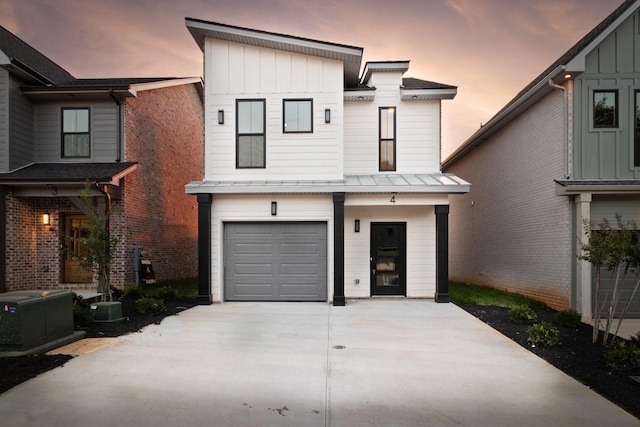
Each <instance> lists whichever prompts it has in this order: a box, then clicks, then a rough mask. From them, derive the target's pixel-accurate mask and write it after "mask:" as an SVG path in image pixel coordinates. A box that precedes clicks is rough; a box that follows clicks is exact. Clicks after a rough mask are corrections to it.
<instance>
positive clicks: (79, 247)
mask: <svg viewBox="0 0 640 427" xmlns="http://www.w3.org/2000/svg"><path fill="white" fill-rule="evenodd" d="M88 236H89V218H87V217H86V216H84V215H66V216H65V217H64V246H65V250H64V254H63V256H62V275H63V277H62V281H63V282H64V283H91V279H92V273H91V270H88V269H86V268H84V267H82V265H81V259H82V257H84V256H86V254H87V250H86V248H85V247H84V245H83V244H82V242H81V239H82V238H86V237H88Z"/></svg>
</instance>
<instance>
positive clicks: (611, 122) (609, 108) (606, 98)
mask: <svg viewBox="0 0 640 427" xmlns="http://www.w3.org/2000/svg"><path fill="white" fill-rule="evenodd" d="M593 127H594V128H616V127H618V91H617V90H594V91H593Z"/></svg>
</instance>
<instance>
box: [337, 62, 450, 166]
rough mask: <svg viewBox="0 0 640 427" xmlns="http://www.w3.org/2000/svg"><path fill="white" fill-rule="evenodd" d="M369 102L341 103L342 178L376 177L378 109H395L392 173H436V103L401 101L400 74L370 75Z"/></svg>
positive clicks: (437, 102)
mask: <svg viewBox="0 0 640 427" xmlns="http://www.w3.org/2000/svg"><path fill="white" fill-rule="evenodd" d="M374 79H375V81H374V82H373V83H375V88H376V90H375V98H374V100H373V101H351V102H347V103H345V112H344V115H345V119H344V120H345V126H344V127H345V135H344V139H345V142H344V145H345V147H344V151H345V155H344V164H345V166H344V169H345V175H367V174H368V175H371V174H377V173H379V169H378V152H379V142H378V141H379V123H378V121H379V117H378V114H379V113H378V111H379V108H380V107H395V108H396V158H397V165H396V166H397V170H396V172H394V173H403V174H423V173H437V172H439V171H440V101H437V100H436V101H419V102H416V101H402V100H401V93H400V85H401V84H402V74H401V73H399V72H398V73H390V72H385V73H374Z"/></svg>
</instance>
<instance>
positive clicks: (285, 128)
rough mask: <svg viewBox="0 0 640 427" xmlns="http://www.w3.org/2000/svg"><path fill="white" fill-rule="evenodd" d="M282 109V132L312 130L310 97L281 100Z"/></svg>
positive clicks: (307, 131) (309, 131)
mask: <svg viewBox="0 0 640 427" xmlns="http://www.w3.org/2000/svg"><path fill="white" fill-rule="evenodd" d="M282 109H283V110H284V115H283V122H282V132H284V133H311V132H313V100H312V99H285V100H283V101H282Z"/></svg>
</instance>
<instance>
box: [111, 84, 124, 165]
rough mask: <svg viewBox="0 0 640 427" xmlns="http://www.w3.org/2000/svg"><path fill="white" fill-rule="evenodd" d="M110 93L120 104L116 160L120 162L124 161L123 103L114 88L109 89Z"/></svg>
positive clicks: (118, 104) (117, 103)
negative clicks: (115, 93)
mask: <svg viewBox="0 0 640 427" xmlns="http://www.w3.org/2000/svg"><path fill="white" fill-rule="evenodd" d="M109 95H110V96H111V99H113V101H114V102H115V103H116V105H117V106H118V146H117V155H116V162H120V161H122V103H121V102H120V101H118V98H116V96H115V95H114V94H113V89H110V90H109Z"/></svg>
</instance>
